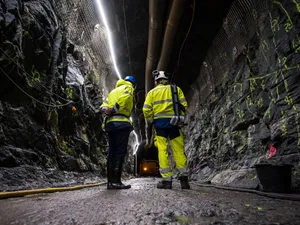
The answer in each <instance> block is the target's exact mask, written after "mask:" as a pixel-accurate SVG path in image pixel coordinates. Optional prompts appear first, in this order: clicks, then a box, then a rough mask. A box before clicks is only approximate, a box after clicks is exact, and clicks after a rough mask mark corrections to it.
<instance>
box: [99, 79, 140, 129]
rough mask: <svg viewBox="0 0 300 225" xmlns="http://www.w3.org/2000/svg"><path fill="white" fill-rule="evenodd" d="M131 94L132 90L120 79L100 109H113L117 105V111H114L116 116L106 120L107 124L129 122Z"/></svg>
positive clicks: (131, 106)
mask: <svg viewBox="0 0 300 225" xmlns="http://www.w3.org/2000/svg"><path fill="white" fill-rule="evenodd" d="M133 92H134V88H133V86H132V84H131V83H130V82H128V81H125V80H123V79H120V80H118V81H117V83H116V88H115V89H114V90H112V91H111V92H110V93H109V94H108V97H107V99H106V100H105V101H103V103H102V105H101V106H100V108H103V107H108V108H111V109H112V108H114V106H115V105H116V104H118V106H119V109H118V110H116V115H112V116H110V117H109V118H108V119H107V121H106V122H107V123H109V122H129V123H130V124H132V123H131V121H130V119H129V117H130V115H131V112H132V109H133Z"/></svg>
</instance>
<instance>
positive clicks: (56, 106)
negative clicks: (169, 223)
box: [0, 68, 74, 108]
mask: <svg viewBox="0 0 300 225" xmlns="http://www.w3.org/2000/svg"><path fill="white" fill-rule="evenodd" d="M0 70H1V71H2V73H3V74H4V75H5V76H6V77H7V78H8V79H9V80H10V81H11V82H12V83H13V84H14V85H15V86H16V87H17V88H18V89H19V90H20V91H22V92H23V93H24V94H25V95H27V96H28V97H29V98H31V99H33V100H35V101H36V102H38V103H40V104H42V105H45V106H49V107H53V108H58V107H62V106H66V105H69V104H71V103H74V102H73V101H69V102H68V103H66V104H61V105H50V104H47V103H44V102H42V101H40V100H38V99H36V98H34V97H33V96H31V95H30V94H28V93H27V92H26V91H24V90H23V89H22V88H21V87H20V86H19V85H18V84H17V83H16V82H14V81H13V79H11V78H10V77H9V75H8V74H7V73H6V72H5V71H4V70H2V69H1V68H0Z"/></svg>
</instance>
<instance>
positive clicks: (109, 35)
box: [95, 0, 121, 79]
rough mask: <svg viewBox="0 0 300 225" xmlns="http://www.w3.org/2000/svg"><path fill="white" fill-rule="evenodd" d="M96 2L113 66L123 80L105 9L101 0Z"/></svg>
mask: <svg viewBox="0 0 300 225" xmlns="http://www.w3.org/2000/svg"><path fill="white" fill-rule="evenodd" d="M95 1H96V5H97V9H98V13H99V14H100V16H101V19H102V21H103V23H104V26H105V28H106V31H107V34H108V45H109V50H110V54H111V58H112V61H113V64H114V68H115V71H116V73H117V76H118V78H119V79H121V75H120V72H119V69H118V67H117V63H116V57H115V52H114V47H113V43H112V36H111V32H110V29H109V26H108V23H107V20H106V16H105V13H104V10H103V7H102V5H101V0H95Z"/></svg>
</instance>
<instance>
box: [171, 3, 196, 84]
mask: <svg viewBox="0 0 300 225" xmlns="http://www.w3.org/2000/svg"><path fill="white" fill-rule="evenodd" d="M195 10H196V0H194V1H193V15H192V19H191V23H190V26H189V29H188V31H187V33H186V36H185V38H184V40H183V42H182V45H181V47H180V50H179V55H178V60H177V65H176V68H175V69H174V71H173V73H172V77H171V82H173V79H174V75H175V73H176V72H177V70H178V67H179V64H180V58H181V54H182V51H183V47H184V46H185V43H186V40H187V38H188V36H189V34H190V31H191V28H192V26H193V22H194V18H195Z"/></svg>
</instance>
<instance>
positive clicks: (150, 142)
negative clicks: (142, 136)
mask: <svg viewBox="0 0 300 225" xmlns="http://www.w3.org/2000/svg"><path fill="white" fill-rule="evenodd" d="M152 146H153V137H152V138H151V139H150V140H149V139H148V138H147V139H146V143H145V145H144V147H145V148H151V147H152Z"/></svg>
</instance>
